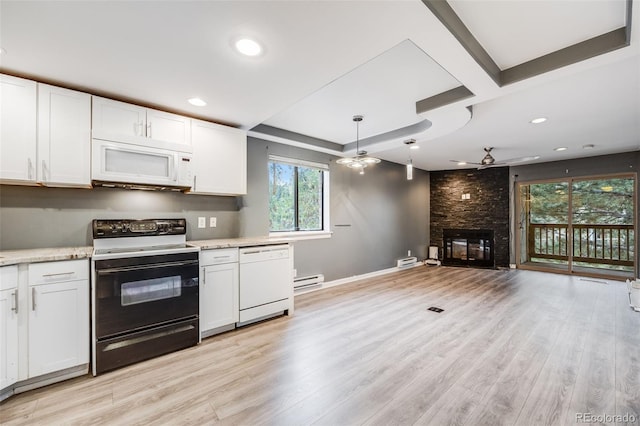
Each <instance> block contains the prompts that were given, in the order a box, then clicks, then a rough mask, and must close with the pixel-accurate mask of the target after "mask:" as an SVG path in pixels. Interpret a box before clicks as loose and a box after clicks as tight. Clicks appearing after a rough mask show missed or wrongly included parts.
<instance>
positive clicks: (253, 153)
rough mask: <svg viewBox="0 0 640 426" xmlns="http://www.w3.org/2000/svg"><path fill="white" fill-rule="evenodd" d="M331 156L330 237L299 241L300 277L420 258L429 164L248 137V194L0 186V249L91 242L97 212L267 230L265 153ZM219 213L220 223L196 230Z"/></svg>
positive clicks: (218, 233) (227, 233)
mask: <svg viewBox="0 0 640 426" xmlns="http://www.w3.org/2000/svg"><path fill="white" fill-rule="evenodd" d="M269 154H275V155H279V156H283V157H290V158H296V159H303V160H308V161H315V162H320V163H326V164H329V167H330V196H331V200H330V214H331V230H332V232H333V234H332V236H331V238H326V239H314V240H304V241H297V242H295V243H294V247H295V267H296V269H297V272H298V276H306V275H311V274H317V273H322V274H324V275H325V278H326V280H327V281H329V280H334V279H338V278H345V277H350V276H353V275H360V274H364V273H368V272H374V271H378V270H381V269H386V268H391V267H394V266H395V265H396V260H397V259H400V258H404V257H407V250H411V252H412V255H415V256H417V257H418V258H420V259H422V258H425V257H426V255H427V253H426V252H427V245H428V244H429V173H428V172H425V171H422V170H417V169H416V170H414V180H412V181H407V180H406V175H405V167H404V166H403V165H401V164H394V163H389V162H382V163H380V164H377V165H375V166H373V167H371V168H369V169H368V170H367V172H366V174H365V175H364V176H360V175H359V174H358V173H357V172H354V171H353V170H351V169H348V168H346V167H344V166H340V165H337V164H336V163H335V160H336V159H337V157H334V156H331V155H328V154H324V153H319V152H314V151H309V150H305V149H302V148H297V147H291V146H287V145H282V144H277V143H274V142H267V141H263V140H260V139H255V138H249V142H248V159H247V161H248V163H247V166H248V173H247V178H248V195H247V196H244V197H216V196H203V195H188V194H182V193H172V192H156V191H140V190H124V189H115V188H94V189H70V188H42V187H28V186H12V185H2V186H0V207H1V208H0V250H14V249H29V248H45V247H69V246H90V245H91V244H92V238H91V221H92V220H93V219H97V218H104V219H117V218H139V219H143V218H180V217H184V218H186V219H187V224H188V225H187V239H189V240H199V239H210V238H234V237H243V236H247V237H257V236H266V235H268V234H269V206H268V203H269V199H268V192H269V191H268V175H267V173H268V169H267V163H268V156H269ZM199 216H204V217H206V218H207V220H206V222H207V225H208V223H209V217H211V216H215V217H216V218H217V222H218V226H217V227H216V228H208V227H207V228H205V229H198V227H197V223H198V217H199Z"/></svg>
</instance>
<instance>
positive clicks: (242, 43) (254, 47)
mask: <svg viewBox="0 0 640 426" xmlns="http://www.w3.org/2000/svg"><path fill="white" fill-rule="evenodd" d="M234 46H235V47H236V49H237V50H238V52H240V53H242V54H243V55H246V56H258V55H259V54H261V53H262V46H260V44H258V42H257V41H255V40H252V39H250V38H241V39H239V40H237V41H236V42H235V44H234Z"/></svg>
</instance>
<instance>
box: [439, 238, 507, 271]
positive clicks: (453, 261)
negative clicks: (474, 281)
mask: <svg viewBox="0 0 640 426" xmlns="http://www.w3.org/2000/svg"><path fill="white" fill-rule="evenodd" d="M442 240H443V242H444V253H443V258H442V264H443V265H448V266H475V267H479V268H494V267H495V258H494V253H493V251H494V250H493V244H494V238H493V230H491V229H444V230H443V231H442Z"/></svg>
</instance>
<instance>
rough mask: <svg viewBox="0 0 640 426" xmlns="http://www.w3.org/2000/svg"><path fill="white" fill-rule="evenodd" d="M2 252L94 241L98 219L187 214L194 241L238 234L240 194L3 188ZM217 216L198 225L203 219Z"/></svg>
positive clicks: (0, 201) (0, 203) (0, 198)
mask: <svg viewBox="0 0 640 426" xmlns="http://www.w3.org/2000/svg"><path fill="white" fill-rule="evenodd" d="M0 207H1V209H0V250H15V249H29V248H44V247H75V246H90V245H92V237H91V221H92V220H93V219H123V218H134V219H145V218H162V219H164V218H186V219H187V238H188V239H190V240H199V239H208V238H229V237H236V236H237V235H238V232H239V217H240V215H239V212H238V205H237V201H236V198H235V197H212V196H203V195H187V194H182V193H172V192H159V191H141V190H126V189H116V188H94V189H71V188H42V187H30V186H12V185H2V186H0ZM199 216H204V217H206V218H207V221H206V222H207V225H208V224H209V217H211V216H215V217H216V218H217V225H218V226H217V227H216V228H205V229H198V217H199Z"/></svg>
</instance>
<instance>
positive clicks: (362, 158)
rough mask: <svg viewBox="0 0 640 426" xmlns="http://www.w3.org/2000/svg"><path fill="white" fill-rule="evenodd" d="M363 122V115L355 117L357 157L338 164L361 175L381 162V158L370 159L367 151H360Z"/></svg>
mask: <svg viewBox="0 0 640 426" xmlns="http://www.w3.org/2000/svg"><path fill="white" fill-rule="evenodd" d="M362 120H363V117H362V116H361V115H354V116H353V121H355V122H356V155H355V157H344V158H341V159H339V160H338V161H337V163H338V164H344V165H345V166H347V167H350V168H352V169H355V170H359V171H360V174H361V175H363V174H364V169H365V167H367V166H369V165H371V164H377V163H379V162H380V159H379V158H375V157H369V156H368V155H367V151H360V122H361V121H362Z"/></svg>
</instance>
